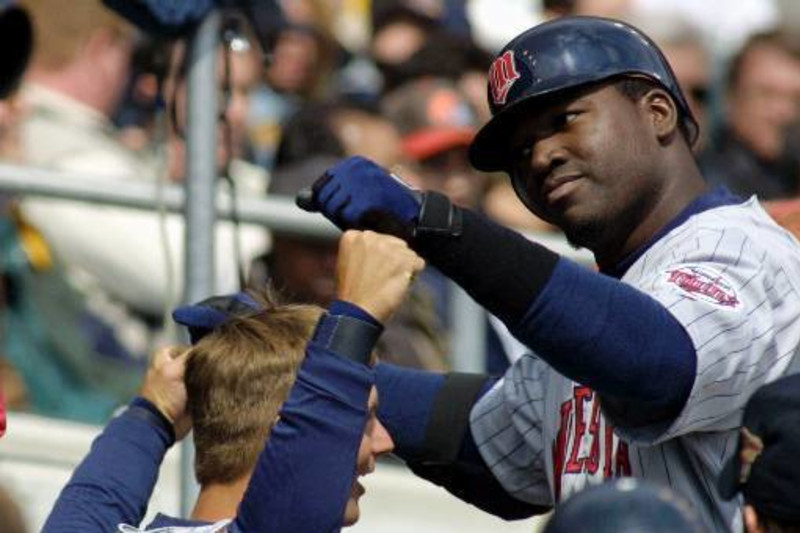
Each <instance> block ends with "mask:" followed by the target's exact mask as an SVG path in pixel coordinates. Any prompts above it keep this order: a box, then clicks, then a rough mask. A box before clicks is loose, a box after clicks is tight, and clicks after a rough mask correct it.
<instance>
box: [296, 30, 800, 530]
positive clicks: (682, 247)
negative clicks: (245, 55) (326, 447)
mask: <svg viewBox="0 0 800 533" xmlns="http://www.w3.org/2000/svg"><path fill="white" fill-rule="evenodd" d="M488 97H489V104H490V107H491V110H492V115H493V117H492V119H491V120H490V121H489V122H488V123H487V124H486V125H485V126H484V127H483V128H482V129H481V130H480V131H479V133H478V134H477V136H476V138H475V140H474V142H473V144H472V146H471V147H470V159H471V162H472V164H473V165H474V166H475V167H477V168H478V169H480V170H485V171H504V172H506V173H508V175H509V176H510V178H511V181H512V183H513V185H514V188H515V190H516V192H517V194H518V195H519V197H520V198H521V199H522V201H523V202H524V203H525V205H526V206H527V207H528V208H529V209H530V210H531V211H532V212H533V213H535V214H536V215H538V216H539V217H541V218H542V219H544V220H546V221H548V222H550V223H552V224H555V225H557V226H558V227H560V228H561V229H562V230H563V231H564V233H565V235H566V237H567V238H568V240H569V241H570V242H571V243H573V244H574V245H576V246H582V247H586V248H588V249H589V250H591V251H592V252H593V253H594V256H595V258H596V261H597V265H598V268H599V272H597V271H594V270H591V269H587V268H584V267H582V266H579V265H577V264H574V263H573V262H572V261H570V260H568V259H566V258H564V257H560V256H558V255H557V254H555V253H553V252H552V251H550V250H548V249H546V248H544V247H543V246H540V245H538V244H536V243H534V242H530V241H528V240H526V239H525V238H523V237H522V236H520V235H518V234H517V233H515V232H513V231H511V230H508V229H506V228H503V227H499V226H497V225H495V224H493V223H492V222H491V221H489V220H487V219H486V218H485V217H482V216H481V215H480V214H478V213H475V212H473V211H470V210H468V209H462V208H459V207H456V206H453V205H451V204H450V202H449V201H448V200H447V199H446V198H445V197H443V196H441V195H438V194H436V193H433V192H422V191H418V190H413V189H411V188H409V187H407V186H406V185H404V183H403V182H402V181H401V180H399V179H397V177H395V176H392V175H390V174H389V173H388V172H387V171H385V170H384V169H382V168H380V167H378V166H377V165H374V164H373V163H371V162H370V161H367V160H365V159H360V158H351V159H347V160H344V161H343V162H341V163H339V164H337V165H336V166H334V167H332V168H331V169H329V170H328V172H327V173H326V174H325V175H324V176H323V177H322V178H320V179H319V180H318V181H317V182H316V183H315V185H314V187H313V191H312V194H311V195H310V196H305V195H301V196H300V197H299V198H298V201H299V204H300V205H301V206H305V207H306V208H309V209H312V210H317V211H320V212H322V213H323V214H324V215H325V216H326V217H328V218H329V219H330V220H332V221H333V222H334V223H335V224H337V225H338V226H340V227H341V228H371V229H374V230H377V231H383V232H391V233H394V234H396V235H400V236H402V237H404V238H406V239H407V240H408V241H409V242H410V243H411V245H412V247H413V248H414V249H415V250H416V251H417V252H418V253H420V255H422V256H423V257H424V258H425V259H426V260H427V261H428V262H429V263H430V264H432V265H434V266H436V267H437V268H438V269H440V270H441V271H442V272H444V273H445V274H447V275H448V276H449V277H451V278H452V279H453V280H455V281H457V282H458V283H459V284H460V285H462V286H463V287H464V288H465V289H466V290H467V291H468V292H469V293H470V294H471V295H472V296H473V297H474V298H475V300H476V301H478V302H479V303H480V304H482V305H483V306H484V307H485V308H486V309H487V310H488V311H490V312H492V313H493V314H494V315H496V316H497V317H499V318H501V319H502V320H503V321H504V322H505V324H506V325H507V326H508V327H509V329H510V331H511V332H512V333H514V335H515V336H516V337H517V338H518V339H519V340H520V341H522V342H523V343H524V344H525V345H526V346H528V347H529V348H530V349H531V353H530V354H528V355H527V356H525V357H522V358H521V359H520V360H518V361H517V362H516V363H515V364H514V365H513V366H512V367H511V368H510V369H509V370H508V372H507V373H506V374H505V376H504V378H503V379H502V380H501V381H498V382H497V383H494V384H493V385H492V384H491V383H490V381H487V380H486V379H482V378H475V379H472V378H469V377H464V376H436V375H431V374H425V373H421V372H410V371H406V370H403V369H399V368H396V367H391V366H389V365H379V368H378V373H377V384H378V389H379V391H380V395H381V401H382V403H381V410H380V412H379V417H381V419H382V421H383V422H384V424H385V425H386V426H387V427H388V428H389V431H390V432H391V433H392V436H393V438H394V440H395V444H396V453H398V454H399V455H400V456H402V457H404V458H405V459H406V460H407V461H408V463H409V465H410V466H411V468H412V469H413V470H414V471H415V472H417V473H418V474H420V475H422V476H424V477H427V478H429V479H431V480H433V481H434V482H436V483H439V484H442V485H444V486H445V487H447V488H448V489H449V490H451V491H452V492H454V493H455V494H457V495H458V496H460V497H461V498H463V499H466V500H468V501H471V502H473V503H475V504H477V505H479V506H481V507H482V508H484V509H486V510H489V511H491V512H493V513H495V514H499V515H502V516H505V517H507V518H515V517H520V516H526V515H529V514H532V513H537V512H543V511H545V510H547V509H550V508H552V507H553V506H554V505H556V504H557V503H558V502H559V501H562V500H563V499H565V498H566V497H568V496H570V495H572V494H574V493H576V492H577V491H580V490H581V489H582V488H584V487H586V486H588V485H593V484H598V483H600V482H602V480H603V479H605V478H611V477H617V476H637V477H642V478H646V479H648V480H650V481H652V482H655V483H658V484H664V485H668V486H670V487H671V488H672V489H674V490H675V491H676V492H677V493H678V494H680V495H682V496H683V497H685V498H686V499H688V500H689V501H690V502H691V503H692V504H693V505H694V506H695V508H696V510H697V512H698V513H699V514H700V515H701V517H702V520H703V522H704V524H705V526H706V527H707V528H709V529H710V530H713V531H729V530H731V529H733V530H735V531H739V530H741V529H742V524H741V518H740V513H739V506H740V505H741V502H740V501H738V500H735V501H730V502H729V501H726V500H724V499H723V498H721V497H720V494H719V492H718V490H717V488H716V484H715V479H716V477H717V475H718V474H719V471H720V469H721V465H722V463H723V462H724V461H725V459H726V458H727V457H728V456H729V455H731V453H733V449H734V448H735V443H736V438H737V430H736V428H737V426H738V425H739V423H740V420H741V415H742V409H743V406H744V404H745V402H746V401H747V399H748V397H749V396H750V394H751V393H752V392H753V391H754V390H755V389H756V388H757V387H758V386H759V385H761V384H763V383H765V382H770V381H772V380H774V379H776V378H778V377H779V376H782V375H784V374H787V373H788V372H790V371H791V370H792V368H791V367H792V365H793V364H797V363H796V362H795V361H796V359H797V356H796V355H795V352H796V350H797V347H798V341H800V322H798V320H797V309H798V306H800V296H799V295H798V290H797V289H798V287H797V284H798V283H800V281H798V280H800V246H799V245H798V242H797V241H796V240H795V239H794V238H793V237H792V236H790V235H789V234H788V233H787V232H785V231H784V230H783V229H781V228H780V227H779V226H778V225H777V224H775V223H774V221H773V220H772V219H771V218H770V217H769V216H768V215H767V214H766V213H765V212H764V211H763V210H762V208H761V207H760V205H759V204H758V202H757V200H756V199H755V198H750V199H748V200H744V199H741V198H739V197H736V196H734V195H732V194H731V193H730V192H728V191H727V190H725V189H714V190H709V189H708V187H707V185H706V183H705V181H704V179H703V176H702V175H701V173H700V171H699V170H698V167H697V165H696V163H695V160H694V158H693V156H692V151H691V147H692V143H693V141H694V140H695V138H696V137H697V133H698V128H697V124H696V122H695V120H694V118H693V117H692V114H691V111H690V110H689V107H688V105H687V103H686V99H685V98H684V96H683V94H682V93H681V91H680V89H679V87H678V84H677V82H676V80H675V77H674V75H673V73H672V71H671V70H670V68H669V66H668V64H667V62H666V60H665V59H664V56H663V55H662V53H661V52H660V51H659V50H658V48H657V47H656V46H655V44H654V43H653V42H652V41H651V40H650V39H649V38H648V37H647V36H645V35H644V34H642V33H641V32H640V31H639V30H637V29H636V28H634V27H631V26H629V25H626V24H623V23H621V22H617V21H613V20H608V19H601V18H592V17H567V18H562V19H558V20H555V21H550V22H546V23H544V24H542V25H539V26H537V27H534V28H532V29H530V30H528V31H526V32H524V33H522V34H521V35H519V36H518V37H516V38H515V39H514V40H512V41H511V42H510V43H509V44H508V45H507V46H506V47H505V48H503V50H502V51H501V52H500V53H499V54H498V55H497V57H496V59H495V60H494V63H493V64H492V66H491V69H490V71H489V87H488ZM487 472H491V475H487ZM497 484H499V485H500V486H501V487H502V489H503V490H502V491H498V490H496V486H497Z"/></svg>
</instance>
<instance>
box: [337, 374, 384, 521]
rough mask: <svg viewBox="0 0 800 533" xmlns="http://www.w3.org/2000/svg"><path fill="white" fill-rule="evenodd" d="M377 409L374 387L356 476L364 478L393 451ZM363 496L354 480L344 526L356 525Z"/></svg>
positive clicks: (361, 487) (362, 488)
mask: <svg viewBox="0 0 800 533" xmlns="http://www.w3.org/2000/svg"><path fill="white" fill-rule="evenodd" d="M377 408H378V391H377V389H376V388H375V387H372V390H371V391H370V393H369V416H368V418H367V425H366V427H365V428H364V436H363V437H362V438H361V446H360V447H359V448H358V459H357V463H356V475H357V476H358V477H361V476H366V475H367V474H370V473H372V472H373V471H374V470H375V460H376V459H377V458H378V456H380V455H383V454H385V453H389V452H391V451H392V450H393V449H394V441H392V437H390V436H389V432H388V431H386V428H385V427H383V424H381V423H380V421H378V417H377V416H376V411H377ZM362 494H364V487H363V485H361V483H359V482H358V479H356V480H355V481H354V482H353V489H352V491H351V492H350V499H348V500H347V507H346V508H345V511H344V521H343V524H344V525H345V526H350V525H353V524H354V523H356V521H357V520H358V518H359V516H360V514H361V511H360V510H359V508H358V500H359V498H361V495H362Z"/></svg>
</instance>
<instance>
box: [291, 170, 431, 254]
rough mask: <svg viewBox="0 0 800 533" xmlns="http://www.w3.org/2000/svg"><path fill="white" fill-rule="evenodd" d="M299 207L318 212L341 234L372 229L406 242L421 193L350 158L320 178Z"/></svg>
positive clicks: (411, 229)
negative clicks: (338, 229)
mask: <svg viewBox="0 0 800 533" xmlns="http://www.w3.org/2000/svg"><path fill="white" fill-rule="evenodd" d="M303 194H307V193H303V192H301V195H298V199H297V200H298V201H297V203H298V205H299V206H300V207H302V208H303V209H306V210H308V211H319V212H320V213H322V214H323V215H324V216H325V217H326V218H328V219H329V220H330V221H331V222H333V223H334V224H336V225H337V226H338V227H339V228H340V229H342V230H348V229H371V230H374V231H378V232H380V233H387V234H390V235H395V236H397V237H400V238H402V239H405V240H409V239H410V238H411V237H412V235H413V232H414V226H415V224H416V221H417V217H418V216H419V209H420V204H421V202H422V193H421V192H420V191H419V190H417V189H414V188H412V187H411V186H410V185H408V184H406V183H405V182H403V181H402V180H401V179H400V178H398V177H397V176H395V175H393V174H390V173H389V172H388V171H387V170H386V169H384V168H382V167H380V166H378V165H376V164H375V163H373V162H372V161H370V160H368V159H365V158H363V157H358V156H355V157H349V158H347V159H345V160H343V161H341V162H340V163H337V164H336V165H334V166H333V167H331V168H329V169H328V170H327V171H326V172H325V174H323V175H322V177H321V178H319V179H318V180H317V181H316V182H315V183H314V185H313V186H312V188H311V197H310V198H305V199H304V198H303V197H302V195H303Z"/></svg>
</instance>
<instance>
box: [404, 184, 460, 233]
mask: <svg viewBox="0 0 800 533" xmlns="http://www.w3.org/2000/svg"><path fill="white" fill-rule="evenodd" d="M462 228H463V223H462V220H461V210H459V209H458V208H457V207H455V206H454V205H453V204H452V203H451V202H450V199H449V198H448V197H447V196H445V195H444V194H440V193H438V192H433V191H429V192H426V193H425V194H423V196H422V205H421V206H420V209H419V220H418V221H417V227H416V228H415V230H414V236H415V237H416V236H419V237H426V236H441V237H460V236H461V231H462Z"/></svg>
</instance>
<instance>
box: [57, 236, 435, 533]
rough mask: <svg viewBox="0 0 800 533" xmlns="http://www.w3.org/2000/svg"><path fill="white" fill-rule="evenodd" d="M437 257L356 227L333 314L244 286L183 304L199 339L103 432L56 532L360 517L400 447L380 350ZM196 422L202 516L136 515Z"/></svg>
mask: <svg viewBox="0 0 800 533" xmlns="http://www.w3.org/2000/svg"><path fill="white" fill-rule="evenodd" d="M368 244H369V246H368ZM399 250H402V252H401V253H398V251H399ZM423 267H424V262H423V261H422V260H421V259H420V258H419V257H418V256H417V255H416V254H414V253H413V252H412V251H411V250H409V249H408V246H407V245H406V243H405V242H403V241H401V240H399V239H396V238H394V237H387V236H386V235H378V234H376V233H373V232H349V233H346V234H345V235H344V236H343V238H342V239H341V243H340V253H339V262H338V266H337V285H338V291H337V295H338V297H339V299H337V300H335V301H333V302H332V303H331V304H330V306H329V307H328V309H327V312H323V310H322V309H321V308H317V307H315V306H300V305H276V304H273V303H270V302H266V301H263V302H261V301H258V300H256V299H254V298H253V297H251V296H249V295H246V294H244V293H239V294H237V295H233V296H230V297H220V298H210V299H208V300H204V301H203V302H200V303H199V304H195V305H191V306H184V307H181V308H179V309H178V310H176V312H175V314H174V318H175V319H176V320H177V321H179V322H180V323H181V324H184V325H186V326H188V327H189V330H190V335H191V338H192V341H193V343H194V347H193V348H192V350H191V351H189V352H185V353H184V354H183V355H178V354H179V353H180V351H178V352H177V353H173V354H170V352H169V351H168V350H165V351H162V352H159V353H158V354H157V355H156V358H155V360H154V362H153V364H152V365H151V369H150V371H149V372H148V374H147V376H146V378H145V384H144V386H143V387H142V393H141V396H140V397H138V398H136V399H135V400H134V401H133V402H131V404H130V406H129V407H128V409H127V410H125V411H124V412H123V413H122V414H121V415H120V416H118V417H117V418H115V419H114V420H112V421H111V422H110V423H109V424H108V426H107V427H106V428H105V429H104V430H103V432H102V433H101V435H100V436H99V437H98V438H97V439H96V440H95V442H94V443H93V445H92V449H91V451H90V452H89V454H88V455H87V456H86V458H85V459H84V460H83V461H82V462H81V464H80V465H79V466H78V467H77V468H76V470H75V472H74V473H73V475H72V478H71V479H70V481H69V483H67V485H66V486H65V487H64V489H63V490H62V492H61V494H60V495H59V497H58V500H57V501H56V503H55V505H54V507H53V510H52V512H51V514H50V516H49V517H48V519H47V522H46V523H45V525H44V527H43V529H42V530H43V531H45V532H48V533H59V532H73V531H83V532H94V531H97V532H110V531H124V532H128V533H135V532H140V531H152V532H153V533H156V532H162V533H165V532H167V531H175V532H178V531H183V532H187V533H188V532H191V531H194V532H197V533H211V532H221V531H228V532H231V533H236V532H248V533H249V532H265V531H268V532H271V533H281V532H287V533H288V532H292V533H325V532H335V531H336V532H338V531H340V530H341V528H342V527H343V526H349V525H352V524H353V523H355V522H356V521H357V520H358V518H359V516H360V509H359V504H358V500H359V498H360V497H361V495H362V494H363V493H364V487H363V486H362V485H361V484H360V483H359V482H358V477H360V476H364V475H367V474H369V473H371V472H372V471H373V470H374V468H375V460H376V457H377V456H378V455H381V454H383V453H387V452H389V451H390V450H391V448H392V441H391V438H390V437H389V435H388V434H387V433H386V430H385V429H384V428H383V426H382V425H381V424H380V422H378V420H377V419H376V417H375V410H376V406H375V404H376V402H377V401H378V398H377V393H376V392H375V387H374V386H373V385H374V371H373V370H372V365H373V363H374V356H373V355H372V351H373V348H374V346H375V343H376V341H377V339H378V337H379V336H380V334H381V332H382V331H383V324H384V323H385V322H386V321H388V320H389V318H390V317H391V316H392V315H393V314H394V312H395V311H396V310H397V307H398V306H399V305H400V303H401V302H402V300H403V298H404V296H405V294H406V291H407V289H408V286H409V284H410V281H411V279H413V277H414V275H415V274H416V273H418V272H419V271H420V270H421V269H422V268H423ZM266 304H268V305H267V306H266V307H265V305H266ZM230 317H237V320H236V321H235V322H233V323H230V324H228V325H227V327H226V328H225V327H223V328H219V327H218V326H220V325H221V324H222V323H223V322H227V321H228V319H229V318H230ZM306 341H308V342H307V343H306ZM304 348H305V356H304V357H303V355H302V352H303V351H304ZM184 372H185V379H184ZM184 381H185V383H184ZM226 385H227V386H226ZM289 389H290V390H289ZM287 394H288V398H287V397H286V396H287ZM284 399H285V400H286V401H285V402H284V401H283V400H284ZM232 403H234V404H236V405H235V406H234V405H231V404H232ZM278 406H280V411H279V412H278V415H279V416H275V415H276V410H277V407H278ZM190 426H193V428H194V430H195V449H196V451H197V455H196V462H195V467H196V474H197V477H198V480H199V482H200V485H201V488H200V494H199V495H198V499H197V502H196V505H195V507H194V509H193V511H192V516H191V518H190V519H181V518H177V517H170V516H166V515H162V514H159V515H158V516H156V518H155V519H154V520H153V522H151V523H150V524H149V525H148V526H147V528H146V529H139V528H137V527H135V525H136V524H139V522H141V520H142V519H143V518H144V513H145V511H146V510H147V502H148V500H149V499H150V494H151V492H152V490H153V486H154V485H155V482H156V479H157V477H158V470H159V466H160V464H161V461H162V459H163V457H164V454H165V453H166V451H167V449H168V448H169V446H171V445H172V444H173V443H174V442H175V441H176V439H180V438H182V437H183V436H185V435H186V433H187V432H188V431H189V429H190ZM259 442H263V443H264V444H263V449H262V446H259V445H258V444H259ZM120 458H124V460H123V461H120ZM126 524H133V525H126Z"/></svg>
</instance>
